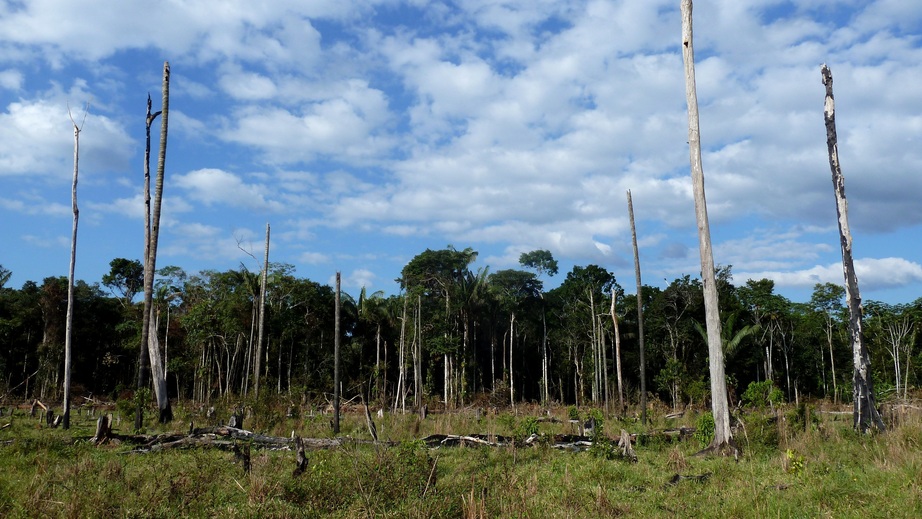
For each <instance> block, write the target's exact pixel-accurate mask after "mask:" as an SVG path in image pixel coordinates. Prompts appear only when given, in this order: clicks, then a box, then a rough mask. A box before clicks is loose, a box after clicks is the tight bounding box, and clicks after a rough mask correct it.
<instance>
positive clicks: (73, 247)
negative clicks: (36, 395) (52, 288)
mask: <svg viewBox="0 0 922 519" xmlns="http://www.w3.org/2000/svg"><path fill="white" fill-rule="evenodd" d="M87 109H89V108H87ZM69 112H70V110H68V113H69ZM83 120H84V121H86V111H84V112H83ZM70 122H71V123H73V125H74V182H73V184H72V187H71V202H72V205H73V210H74V226H73V230H72V233H71V236H70V271H69V273H68V277H67V316H66V317H65V321H64V323H65V324H64V409H63V411H62V415H63V422H62V423H63V427H64V428H65V429H70V375H71V373H70V365H71V350H72V349H73V322H74V264H75V263H76V261H77V221H78V220H79V219H80V210H79V209H77V175H78V173H79V172H80V167H79V163H80V130H81V127H82V126H83V123H81V125H80V126H77V123H76V122H74V118H73V116H72V117H71V118H70Z"/></svg>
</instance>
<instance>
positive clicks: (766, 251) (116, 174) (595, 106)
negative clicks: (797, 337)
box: [0, 0, 922, 303]
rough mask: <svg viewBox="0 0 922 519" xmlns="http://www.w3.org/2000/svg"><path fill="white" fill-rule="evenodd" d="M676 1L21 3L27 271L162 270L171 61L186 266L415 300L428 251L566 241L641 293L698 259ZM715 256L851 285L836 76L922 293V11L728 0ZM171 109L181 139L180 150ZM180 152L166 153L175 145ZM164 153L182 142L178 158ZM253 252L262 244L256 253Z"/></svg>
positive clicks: (720, 31)
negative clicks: (77, 147) (159, 160)
mask: <svg viewBox="0 0 922 519" xmlns="http://www.w3.org/2000/svg"><path fill="white" fill-rule="evenodd" d="M678 8H679V1H678V0H668V1H660V0H629V1H615V0H608V1H560V0H547V1H545V0H522V1H518V0H509V1H489V0H473V1H457V2H447V3H445V2H427V1H424V0H408V1H404V2H390V1H375V0H362V1H352V2H342V1H332V0H331V1H321V0H316V1H311V2H304V1H299V0H292V1H276V2H256V3H254V2H251V1H235V0H226V1H221V2H195V1H183V0H175V1H169V2H167V1H164V2H141V1H134V0H108V1H103V0H96V1H80V0H69V1H52V0H36V1H24V2H11V1H2V2H0V244H2V245H0V264H2V265H3V266H5V267H6V268H8V269H10V270H12V271H13V277H12V280H11V282H10V284H9V285H10V286H14V287H18V286H21V284H22V283H23V282H25V281H26V280H35V281H39V282H40V281H41V279H43V278H44V277H45V276H50V275H66V273H67V268H68V262H69V247H70V245H69V244H70V230H71V220H72V215H71V207H70V203H71V201H70V188H71V185H70V184H71V177H72V173H73V162H72V160H73V128H72V125H71V122H70V119H69V117H68V112H67V107H68V106H70V107H71V110H72V111H73V112H74V113H75V114H77V117H80V116H79V113H80V111H81V107H82V105H83V104H84V103H86V102H89V103H90V110H89V115H88V116H87V118H86V122H85V125H84V127H83V131H82V133H81V162H80V163H81V168H80V184H79V188H78V189H79V191H78V203H79V205H80V230H79V236H78V249H77V263H76V274H77V277H78V278H79V279H84V280H86V281H88V282H95V281H99V280H100V279H101V277H102V276H103V274H105V273H106V272H107V271H108V269H109V261H111V260H112V259H113V258H116V257H127V258H135V259H140V257H141V253H142V241H143V238H142V236H143V234H142V233H143V223H142V222H143V220H142V211H143V205H142V199H141V191H142V161H143V146H144V114H145V108H146V105H145V103H146V97H147V94H148V92H150V94H151V95H152V97H153V99H154V110H158V109H159V105H160V101H159V99H160V84H161V74H162V66H163V62H164V61H165V60H167V61H169V62H170V65H171V69H172V81H171V99H170V108H171V112H170V134H169V136H170V139H169V144H168V147H167V168H166V169H167V173H166V187H165V194H164V210H163V220H162V222H163V230H162V233H161V241H160V255H159V258H158V266H166V265H177V266H180V267H183V268H184V269H186V270H187V271H188V272H190V273H191V272H197V271H199V270H203V269H217V270H227V269H237V268H239V267H240V265H241V264H243V265H245V266H246V267H247V268H249V269H251V270H254V271H256V270H258V269H259V265H258V262H257V261H256V260H255V259H254V258H253V256H255V257H260V256H261V250H262V240H263V236H264V230H265V225H266V223H267V222H268V223H270V224H271V225H272V249H271V252H270V260H271V261H275V262H286V263H290V264H293V265H294V266H295V267H296V274H297V275H299V276H302V277H307V278H310V279H314V280H317V281H321V282H328V281H330V280H331V279H332V277H333V275H334V273H335V272H336V271H337V270H339V271H342V273H343V277H344V289H345V290H346V291H347V292H350V293H353V294H357V293H358V291H359V289H360V287H361V286H362V285H365V286H367V287H368V288H369V289H370V290H383V291H385V292H387V293H393V292H394V291H395V290H396V285H395V283H394V281H393V280H394V278H396V277H398V275H399V273H400V270H401V269H402V267H403V266H404V265H405V264H406V262H407V261H409V260H410V259H411V258H412V257H413V256H414V255H416V254H418V253H420V252H422V251H423V250H425V249H426V248H433V249H437V248H443V247H445V246H447V245H449V244H451V245H454V246H455V247H457V248H459V249H460V248H465V247H472V248H474V249H475V250H477V251H479V252H480V257H479V260H478V263H477V266H483V265H489V266H490V267H491V269H493V270H498V269H502V268H511V267H515V266H516V265H517V260H518V256H519V254H520V253H522V252H525V251H529V250H534V249H549V250H550V251H551V252H552V253H553V254H554V256H555V257H556V258H558V260H559V261H560V262H561V267H562V268H561V271H562V272H561V274H560V275H559V276H558V277H557V279H556V280H551V281H550V282H549V283H548V285H549V286H554V285H555V284H556V283H558V282H559V281H560V280H562V278H563V277H564V276H563V274H564V273H565V272H566V271H568V270H569V269H570V268H571V267H572V266H573V265H574V264H575V265H587V264H590V263H594V264H598V265H601V266H604V267H606V268H608V269H609V270H611V271H612V272H614V273H615V275H616V276H617V278H618V279H619V281H620V283H621V284H622V285H623V286H625V288H627V289H628V291H629V292H631V291H633V259H632V250H631V236H630V228H629V223H628V215H627V203H626V191H627V190H629V189H630V190H631V192H632V196H633V203H634V211H635V215H636V219H637V228H638V235H639V236H638V238H639V242H640V253H641V262H642V269H643V277H644V282H645V283H647V284H651V285H658V286H664V285H665V284H666V283H668V282H669V281H672V280H673V279H675V278H677V277H679V276H682V275H684V274H692V275H696V274H697V272H698V271H699V265H700V263H699V256H698V245H697V234H696V228H695V222H694V208H693V202H692V196H691V180H690V177H689V173H688V169H689V167H688V146H687V143H686V141H687V119H686V105H685V92H684V76H683V70H682V58H681V53H680V51H679V40H680V37H681V21H680V18H679V11H678ZM694 21H695V50H696V57H697V61H698V63H697V79H698V85H697V86H698V96H699V103H700V110H701V137H702V143H703V146H704V155H703V162H704V173H705V179H706V187H707V196H708V205H709V207H708V209H709V214H710V221H711V232H712V236H713V240H714V256H715V261H716V262H717V263H718V264H722V265H728V264H729V265H733V272H734V281H735V283H736V284H738V285H741V284H743V283H744V282H745V281H746V279H748V278H756V279H760V278H763V277H768V278H771V279H774V280H775V282H776V286H777V288H778V291H779V292H781V293H783V294H785V295H787V296H788V297H791V298H792V299H794V300H798V301H805V300H807V299H808V298H809V295H810V293H811V291H812V287H813V285H814V284H815V283H818V282H826V281H831V282H835V283H841V282H842V270H841V255H840V251H839V242H838V232H837V228H836V217H835V203H834V199H833V192H832V183H831V181H830V172H829V165H828V159H827V154H826V141H825V138H826V135H825V128H824V125H823V114H822V109H823V96H824V88H823V85H822V84H821V81H820V66H821V64H823V63H828V64H829V66H830V68H831V69H832V72H833V76H834V79H835V95H836V106H837V119H838V132H839V152H840V157H841V163H842V168H843V172H844V174H845V177H846V192H847V195H848V200H849V210H850V212H849V218H850V222H851V226H852V232H853V234H854V252H855V256H856V259H857V269H858V275H859V282H860V284H861V289H862V295H863V296H864V298H865V299H877V300H883V301H888V302H894V303H895V302H908V301H912V300H914V299H916V298H918V297H920V296H922V265H920V262H922V254H920V244H919V242H920V240H919V236H920V230H922V203H920V200H922V89H919V83H920V81H922V9H919V8H918V5H917V4H916V2H914V1H912V0H879V1H856V0H804V1H798V2H788V1H780V0H757V1H747V2H739V1H736V0H718V1H713V2H698V3H697V5H695V11H694ZM158 131H159V123H157V124H156V125H155V128H154V134H155V138H154V142H155V143H156V134H157V132H158ZM155 146H156V144H155ZM154 156H155V157H156V149H155V150H154ZM250 254H252V256H251V255H250Z"/></svg>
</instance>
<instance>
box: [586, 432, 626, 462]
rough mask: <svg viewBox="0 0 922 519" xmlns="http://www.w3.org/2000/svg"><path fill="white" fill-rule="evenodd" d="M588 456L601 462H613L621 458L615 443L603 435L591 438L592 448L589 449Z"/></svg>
mask: <svg viewBox="0 0 922 519" xmlns="http://www.w3.org/2000/svg"><path fill="white" fill-rule="evenodd" d="M589 455H590V456H592V457H593V458H599V459H603V460H614V459H618V458H620V457H621V453H620V452H619V450H618V444H617V442H614V441H612V440H610V439H609V438H608V437H606V436H603V435H594V436H593V440H592V446H590V447H589Z"/></svg>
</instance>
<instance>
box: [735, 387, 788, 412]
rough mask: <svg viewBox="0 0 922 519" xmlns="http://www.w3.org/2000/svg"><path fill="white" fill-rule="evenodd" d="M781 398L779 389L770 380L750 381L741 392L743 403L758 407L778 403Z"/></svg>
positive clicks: (782, 396)
mask: <svg viewBox="0 0 922 519" xmlns="http://www.w3.org/2000/svg"><path fill="white" fill-rule="evenodd" d="M783 398H784V395H783V394H782V393H781V390H780V389H778V388H777V387H775V384H774V382H772V381H771V380H766V381H764V382H750V383H749V387H747V388H746V391H745V392H743V403H744V404H746V405H748V406H752V407H756V408H760V409H761V408H764V407H768V406H770V405H774V404H777V403H780V402H781V401H782V399H783Z"/></svg>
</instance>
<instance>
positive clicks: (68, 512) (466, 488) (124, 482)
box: [0, 406, 922, 518]
mask: <svg viewBox="0 0 922 519" xmlns="http://www.w3.org/2000/svg"><path fill="white" fill-rule="evenodd" d="M275 407H278V406H272V408H275ZM178 411H180V410H178ZM567 414H568V412H567V411H565V410H563V409H561V410H559V415H558V416H559V417H560V418H563V417H565V416H567ZM5 416H6V415H5ZM435 416H437V418H433V419H429V420H427V421H426V423H429V422H433V421H435V420H442V422H440V425H439V427H444V428H445V429H446V430H463V429H465V428H464V425H465V424H469V423H470V422H469V420H470V418H469V417H467V416H461V415H454V416H453V415H451V414H450V413H446V414H444V415H442V414H439V415H435ZM345 418H346V420H347V421H349V420H354V421H356V422H358V421H360V419H359V417H357V416H355V415H350V414H347V415H346V417H345ZM403 418H404V417H401V416H399V415H395V416H390V415H389V416H388V418H387V420H402V421H400V422H389V423H388V428H389V431H390V432H389V433H388V434H393V435H394V436H392V437H410V435H411V434H412V433H411V432H410V431H411V429H412V424H413V423H415V417H410V418H413V420H410V419H406V420H404V419H403ZM519 418H520V421H519V422H518V425H519V426H521V425H522V423H524V422H526V421H528V420H527V419H522V417H519ZM756 418H758V419H760V420H762V423H764V424H766V426H768V427H775V428H776V429H777V423H778V422H776V421H773V418H774V417H773V416H771V415H766V414H765V413H761V412H752V413H749V414H748V415H747V421H746V426H745V430H747V431H748V436H750V437H752V435H753V429H754V426H753V423H754V422H753V421H752V420H754V419H756ZM820 418H821V419H826V418H827V417H826V416H821V417H820ZM830 418H831V417H830ZM465 420H467V421H465ZM35 422H36V420H35V419H30V418H28V417H25V416H22V413H21V411H20V414H19V415H17V416H16V417H15V419H14V421H13V425H12V426H11V427H8V428H5V429H3V430H0V465H2V466H3V467H4V477H3V478H0V514H2V516H3V517H14V518H15V517H101V516H109V517H216V516H227V517H317V518H325V517H338V518H341V517H408V518H422V517H426V518H430V517H432V518H443V517H444V518H450V517H616V516H626V517H659V516H663V515H675V514H671V513H669V512H668V511H669V510H673V511H674V510H681V511H682V514H681V515H687V516H691V517H712V516H714V515H715V510H718V512H717V513H719V514H720V515H721V516H727V517H742V518H746V517H772V516H781V517H825V516H831V517H857V516H868V515H870V516H884V517H916V516H920V515H922V501H920V500H919V499H918V491H919V488H920V487H922V477H920V473H919V470H918V468H919V467H920V466H922V450H920V449H918V445H919V444H920V443H922V421H920V420H919V419H918V418H911V419H910V421H909V422H907V423H903V424H901V425H900V426H899V427H898V428H894V429H892V430H890V431H889V432H888V433H887V434H886V435H877V436H873V437H868V436H865V435H861V434H858V433H855V432H854V431H853V430H852V428H851V423H850V421H849V420H840V421H827V422H823V423H822V425H823V427H821V428H819V430H813V429H811V430H810V431H807V432H806V433H802V434H798V435H797V436H786V437H785V438H786V439H785V442H786V443H785V445H784V446H783V447H781V448H780V449H779V448H778V447H774V448H767V447H766V448H759V449H746V448H744V450H743V452H744V460H741V462H740V463H734V462H733V461H732V460H727V459H725V458H719V457H718V458H707V457H692V456H687V457H686V455H687V454H688V453H689V451H690V450H691V449H692V448H694V447H695V446H694V445H688V444H684V443H678V444H675V445H674V446H672V447H669V448H659V447H657V445H667V443H666V440H665V439H664V437H663V435H661V434H654V435H649V436H644V435H641V436H639V437H638V444H637V446H638V455H639V457H640V459H641V463H637V464H633V465H627V464H624V463H612V462H611V461H610V460H612V459H618V451H617V447H616V444H615V443H614V442H611V441H608V440H607V439H600V441H599V442H598V443H597V445H595V446H594V448H593V449H592V450H590V451H589V452H588V453H572V452H566V451H560V450H556V449H546V448H520V449H504V448H442V449H438V450H435V451H430V450H429V449H427V448H426V447H425V446H424V445H423V444H422V443H421V442H419V441H408V442H398V443H395V444H388V445H385V444H379V445H376V446H372V445H365V444H348V445H346V446H343V447H340V448H336V449H329V450H318V451H311V452H309V453H308V457H309V464H308V468H307V470H306V471H305V472H304V473H303V474H301V475H300V476H294V475H292V469H293V468H294V460H293V453H291V452H290V451H274V450H261V449H259V448H258V447H256V446H255V445H254V446H253V457H252V470H251V472H250V473H249V474H244V473H243V472H242V470H241V469H240V467H239V465H235V464H233V463H232V460H233V456H232V454H231V453H229V452H226V451H222V450H219V449H214V448H201V449H187V450H179V449H175V450H168V449H165V450H163V451H162V452H156V453H146V454H134V455H130V456H126V455H124V453H125V452H126V451H128V450H130V449H132V448H134V446H132V445H129V444H127V443H123V444H120V445H115V444H108V445H102V446H98V447H97V446H94V445H92V444H89V443H88V442H86V441H85V440H84V439H85V438H88V437H89V435H91V434H92V425H93V420H92V419H91V418H90V417H87V416H85V415H80V414H78V415H76V416H74V422H73V427H74V429H73V431H62V430H60V429H47V428H43V427H42V428H37V427H36V423H35ZM3 423H6V422H5V421H4V422H3ZM398 423H399V424H400V425H399V427H400V430H397V427H398V426H397V424H398ZM499 426H500V424H499V422H498V419H497V418H494V417H493V416H489V417H487V418H485V420H484V429H485V430H488V431H492V430H495V428H498V427H499ZM541 426H542V428H548V429H549V431H554V429H553V428H554V427H560V428H561V429H563V428H565V427H569V424H551V423H548V424H545V423H542V424H541ZM176 427H177V430H176V431H172V433H177V432H179V431H180V430H181V429H182V427H180V426H178V425H177V426H176ZM183 427H184V426H183ZM280 427H281V426H280ZM288 427H291V428H293V429H296V430H298V431H299V433H301V434H302V436H306V435H307V433H310V432H314V431H311V430H305V429H304V427H305V424H304V422H303V421H302V420H289V421H286V422H285V423H284V428H286V429H287V428H288ZM558 431H560V430H559V429H558V430H557V431H554V432H558ZM420 434H421V435H424V434H426V433H425V432H421V433H420ZM745 436H746V435H744V434H740V435H738V436H737V439H738V440H739V439H741V438H743V437H745ZM674 473H678V474H682V475H686V474H704V473H711V474H713V476H712V477H711V478H710V479H709V480H707V481H702V482H700V483H691V482H688V481H679V482H678V483H677V484H676V486H672V485H669V484H668V482H669V481H670V479H669V478H670V476H671V475H672V474H674ZM831 495H832V496H835V495H848V496H856V497H855V498H853V499H830V498H829V497H828V496H831ZM38 496H41V497H38ZM462 496H464V497H462ZM715 506H716V507H718V508H715Z"/></svg>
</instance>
